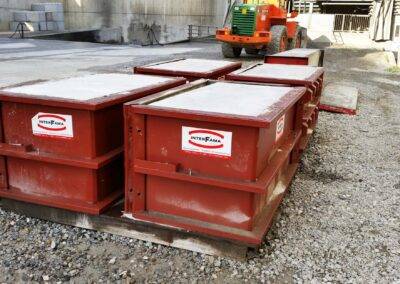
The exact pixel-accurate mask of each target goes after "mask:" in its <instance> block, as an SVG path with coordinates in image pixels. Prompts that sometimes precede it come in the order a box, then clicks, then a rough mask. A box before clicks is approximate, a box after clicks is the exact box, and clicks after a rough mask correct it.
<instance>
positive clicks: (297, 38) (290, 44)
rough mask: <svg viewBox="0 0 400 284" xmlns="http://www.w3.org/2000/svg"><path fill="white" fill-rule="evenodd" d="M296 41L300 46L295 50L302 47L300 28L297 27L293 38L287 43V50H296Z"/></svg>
mask: <svg viewBox="0 0 400 284" xmlns="http://www.w3.org/2000/svg"><path fill="white" fill-rule="evenodd" d="M297 41H300V45H299V46H298V47H297V48H301V47H302V41H303V36H302V34H301V27H299V26H297V28H296V33H295V34H294V38H293V39H292V40H290V41H289V42H288V49H293V48H296V44H297Z"/></svg>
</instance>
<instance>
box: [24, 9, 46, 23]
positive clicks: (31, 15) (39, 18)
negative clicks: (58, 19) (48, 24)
mask: <svg viewBox="0 0 400 284" xmlns="http://www.w3.org/2000/svg"><path fill="white" fill-rule="evenodd" d="M26 21H27V22H44V21H46V16H45V12H43V11H26Z"/></svg>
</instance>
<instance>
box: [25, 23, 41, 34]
mask: <svg viewBox="0 0 400 284" xmlns="http://www.w3.org/2000/svg"><path fill="white" fill-rule="evenodd" d="M25 28H26V29H27V30H28V31H30V32H37V31H39V22H25Z"/></svg>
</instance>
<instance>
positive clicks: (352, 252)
mask: <svg viewBox="0 0 400 284" xmlns="http://www.w3.org/2000/svg"><path fill="white" fill-rule="evenodd" d="M380 55H381V53H377V52H375V51H372V50H369V51H368V50H365V51H360V50H358V51H357V50H347V49H330V50H328V51H327V56H326V67H327V75H326V83H329V82H337V81H341V82H343V84H350V85H353V86H356V87H358V88H359V89H360V93H361V97H360V104H359V108H360V112H359V114H358V115H357V116H346V115H338V114H330V113H326V112H323V113H321V115H320V121H319V125H318V129H317V132H316V134H315V136H314V138H313V140H312V141H311V144H310V146H309V148H308V150H307V151H306V153H305V156H304V157H303V160H302V163H301V167H300V169H299V172H298V173H297V175H296V177H295V179H294V181H293V184H292V186H291V189H290V192H289V194H288V195H287V198H286V199H285V201H284V202H283V204H282V206H281V208H280V212H279V214H278V216H277V218H276V222H275V224H274V226H273V227H272V229H271V230H270V232H269V233H268V235H267V238H266V241H265V243H264V244H263V245H262V247H261V248H260V250H259V251H258V252H254V253H252V254H251V256H250V259H249V260H248V261H247V262H238V261H233V260H229V259H221V258H218V257H212V256H206V255H201V254H198V253H192V252H188V251H183V250H178V249H174V248H168V247H164V246H160V245H155V244H150V243H146V242H142V241H137V240H131V239H127V238H122V237H117V236H112V235H109V234H103V233H97V232H93V231H88V230H82V229H77V228H72V227H68V226H62V225H58V224H53V223H49V222H44V221H40V220H36V219H31V218H27V217H24V216H19V215H16V214H13V213H10V212H5V211H3V210H1V209H0V234H1V238H0V282H6V283H12V282H15V281H34V282H36V281H39V282H40V281H48V280H49V281H52V282H57V281H60V282H64V281H72V280H74V281H75V282H76V283H79V282H101V281H106V282H113V281H115V280H120V279H121V280H122V282H124V283H125V281H126V282H128V281H131V282H196V281H198V282H209V281H210V280H213V281H215V282H229V283H240V282H243V281H249V282H271V283H277V282H278V283H281V282H299V283H300V282H311V283H320V282H354V283H355V282H358V283H361V282H380V283H388V282H399V281H400V270H399V267H400V211H399V205H400V193H399V191H400V151H399V150H400V147H399V139H400V95H399V92H398V90H399V85H400V83H399V82H400V81H399V79H400V76H399V75H396V74H390V73H387V72H385V71H384V69H385V64H382V63H379V62H378V63H376V62H377V61H379V60H378V59H379V58H380ZM195 56H196V55H195ZM213 56H217V53H216V52H215V51H214V53H212V54H209V55H208V57H213ZM197 57H199V56H197Z"/></svg>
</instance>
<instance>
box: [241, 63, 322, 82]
mask: <svg viewBox="0 0 400 284" xmlns="http://www.w3.org/2000/svg"><path fill="white" fill-rule="evenodd" d="M318 69H319V68H318V67H310V66H303V65H285V64H260V65H257V66H256V67H254V68H251V69H248V70H246V71H238V72H236V73H237V74H239V75H243V76H251V77H259V78H274V79H289V80H306V79H308V78H310V77H311V76H312V75H313V74H315V72H316V71H317V70H318Z"/></svg>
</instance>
